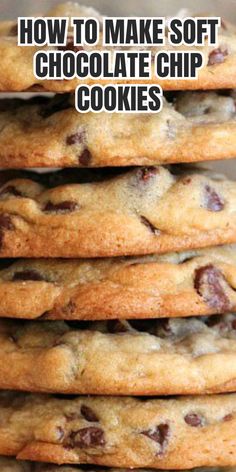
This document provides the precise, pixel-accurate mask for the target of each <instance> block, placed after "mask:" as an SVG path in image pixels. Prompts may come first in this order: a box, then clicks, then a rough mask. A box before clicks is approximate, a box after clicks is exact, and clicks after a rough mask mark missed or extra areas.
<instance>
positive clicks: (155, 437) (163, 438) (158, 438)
mask: <svg viewBox="0 0 236 472" xmlns="http://www.w3.org/2000/svg"><path fill="white" fill-rule="evenodd" d="M141 434H143V435H144V436H146V437H147V438H149V439H151V440H152V441H155V442H157V443H158V444H160V453H162V452H163V451H164V449H165V448H166V446H167V444H168V439H169V436H170V427H169V425H168V424H167V423H161V424H159V425H158V426H156V428H155V429H149V430H147V431H142V432H141Z"/></svg>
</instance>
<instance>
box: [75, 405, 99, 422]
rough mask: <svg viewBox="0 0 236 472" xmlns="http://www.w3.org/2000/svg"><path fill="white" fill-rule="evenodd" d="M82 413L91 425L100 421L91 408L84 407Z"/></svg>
mask: <svg viewBox="0 0 236 472" xmlns="http://www.w3.org/2000/svg"><path fill="white" fill-rule="evenodd" d="M80 413H81V415H82V416H83V417H84V418H85V419H86V421H89V422H90V423H97V422H98V421H99V418H98V416H97V415H96V413H95V412H94V411H93V410H92V408H90V407H89V406H86V405H82V406H81V409H80Z"/></svg>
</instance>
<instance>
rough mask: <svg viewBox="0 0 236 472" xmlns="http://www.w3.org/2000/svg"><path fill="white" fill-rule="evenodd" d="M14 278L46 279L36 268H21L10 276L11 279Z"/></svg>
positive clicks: (14, 279)
mask: <svg viewBox="0 0 236 472" xmlns="http://www.w3.org/2000/svg"><path fill="white" fill-rule="evenodd" d="M16 280H32V281H41V280H46V279H45V278H44V276H43V275H42V274H40V273H39V272H37V271H36V270H33V269H32V270H22V271H19V272H15V274H14V275H13V277H12V281H16Z"/></svg>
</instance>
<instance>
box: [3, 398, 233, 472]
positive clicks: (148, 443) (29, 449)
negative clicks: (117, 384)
mask: <svg viewBox="0 0 236 472" xmlns="http://www.w3.org/2000/svg"><path fill="white" fill-rule="evenodd" d="M0 397H1V398H0V417H1V423H0V454H2V455H9V456H11V455H12V456H17V458H18V459H23V460H33V461H37V460H39V461H42V462H52V463H56V464H85V463H88V464H91V463H92V464H94V465H95V464H96V465H103V466H111V467H113V466H114V467H126V468H127V467H134V468H139V467H148V468H149V467H150V468H160V469H168V468H169V469H186V468H192V467H196V466H203V464H204V466H205V467H208V466H217V467H220V466H231V465H233V464H235V460H236V457H235V456H236V451H235V427H236V415H235V408H236V395H235V394H225V395H210V396H200V397H194V396H192V397H186V396H185V397H179V398H169V399H165V400H162V399H153V400H147V399H145V398H144V399H134V398H130V397H123V398H119V397H85V396H83V397H77V398H74V399H72V398H69V399H65V398H63V397H60V398H56V397H55V396H54V397H53V396H45V395H42V396H40V395H30V394H19V393H17V394H15V393H9V392H5V393H2V394H1V396H0Z"/></svg>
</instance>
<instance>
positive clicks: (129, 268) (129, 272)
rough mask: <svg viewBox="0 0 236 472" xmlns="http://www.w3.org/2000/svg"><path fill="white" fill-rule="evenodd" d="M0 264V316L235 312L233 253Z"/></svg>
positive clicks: (212, 251) (102, 316) (93, 316)
mask: <svg viewBox="0 0 236 472" xmlns="http://www.w3.org/2000/svg"><path fill="white" fill-rule="evenodd" d="M5 266H6V263H5V261H4V260H3V261H2V262H1V264H0V268H1V270H0V298H1V304H0V316H2V317H11V318H28V319H35V318H39V317H42V316H43V317H44V318H47V319H64V320H73V319H74V320H77V319H80V320H89V319H90V320H98V319H114V318H123V319H125V318H129V319H132V318H155V317H160V318H163V317H167V316H170V317H177V316H181V317H182V316H194V315H209V314H214V313H223V312H226V311H229V310H236V291H235V290H236V248H235V247H234V246H232V247H231V246H225V247H217V248H211V249H210V248H209V249H202V250H195V251H194V250H192V251H188V252H184V253H179V254H177V253H175V254H166V255H163V256H158V255H156V256H143V257H139V258H138V257H136V258H135V257H129V258H128V257H127V258H113V259H109V258H106V259H85V260H83V259H82V260H79V259H77V260H75V259H73V260H59V259H47V260H45V259H41V260H37V259H25V260H19V261H16V262H14V261H12V260H11V261H8V262H7V267H5ZM4 267H5V268H4Z"/></svg>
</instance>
